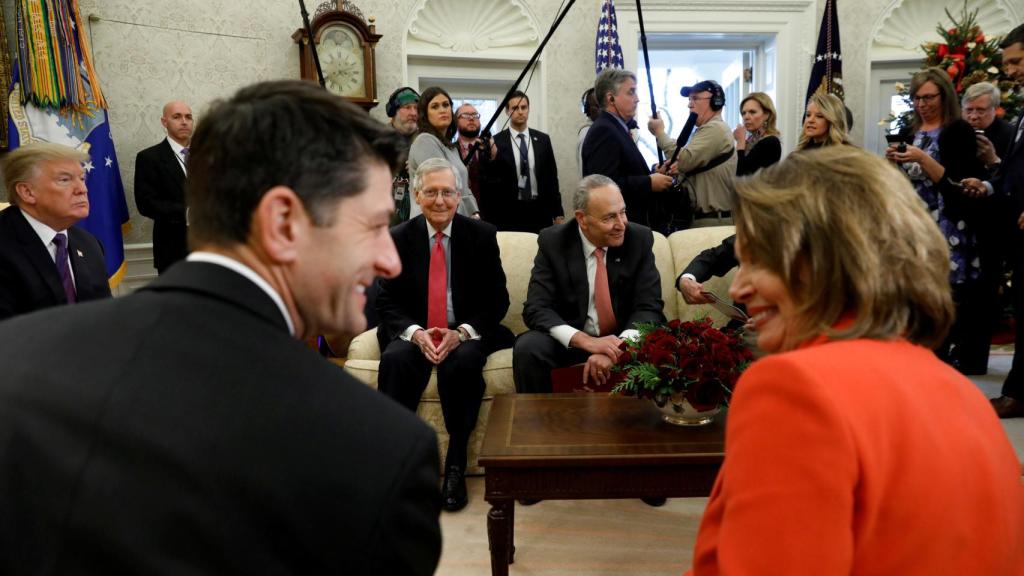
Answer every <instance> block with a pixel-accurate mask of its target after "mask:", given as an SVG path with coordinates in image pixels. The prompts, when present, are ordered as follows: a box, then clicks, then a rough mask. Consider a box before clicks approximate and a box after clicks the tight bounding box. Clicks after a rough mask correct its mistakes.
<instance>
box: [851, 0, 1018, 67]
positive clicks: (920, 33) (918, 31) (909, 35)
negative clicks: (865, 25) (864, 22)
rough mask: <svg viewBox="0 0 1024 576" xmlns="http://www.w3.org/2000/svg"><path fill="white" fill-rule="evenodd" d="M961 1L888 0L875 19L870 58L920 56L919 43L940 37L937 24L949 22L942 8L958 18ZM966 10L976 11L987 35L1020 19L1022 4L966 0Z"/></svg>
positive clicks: (1009, 27)
mask: <svg viewBox="0 0 1024 576" xmlns="http://www.w3.org/2000/svg"><path fill="white" fill-rule="evenodd" d="M963 5H964V4H963V1H962V0H891V1H890V2H889V5H888V6H886V7H885V9H884V10H883V11H882V13H881V14H879V16H878V18H877V19H876V20H875V24H874V27H873V28H872V35H871V40H872V43H871V60H872V61H873V62H878V61H889V60H910V59H917V60H920V59H923V57H924V53H923V52H922V51H921V44H924V43H925V42H938V41H940V40H941V38H940V36H939V33H938V31H937V30H936V27H937V26H938V25H939V24H940V23H942V24H943V25H946V24H949V18H948V17H947V16H946V13H945V10H947V9H948V10H949V12H950V14H952V15H953V16H955V17H959V15H960V12H961V10H962V9H963ZM967 9H968V11H974V10H977V11H978V25H979V26H981V29H982V31H984V33H985V35H986V36H987V37H989V38H991V37H993V36H999V35H1003V34H1006V33H1007V32H1009V31H1010V30H1012V29H1013V27H1014V26H1016V25H1017V23H1019V22H1020V19H1021V16H1022V14H1021V12H1022V11H1024V6H1020V3H1019V2H1018V5H1016V6H1015V5H1014V4H1013V3H1012V2H1010V1H1007V0H969V1H968V2H967Z"/></svg>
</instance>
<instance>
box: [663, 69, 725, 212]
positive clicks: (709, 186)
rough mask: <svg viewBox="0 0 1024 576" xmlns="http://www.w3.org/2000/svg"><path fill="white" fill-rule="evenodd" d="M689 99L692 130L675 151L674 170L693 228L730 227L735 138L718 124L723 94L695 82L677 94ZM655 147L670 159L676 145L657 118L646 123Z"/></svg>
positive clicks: (713, 84)
mask: <svg viewBox="0 0 1024 576" xmlns="http://www.w3.org/2000/svg"><path fill="white" fill-rule="evenodd" d="M680 94H682V95H683V97H689V109H690V112H692V113H693V114H696V115H697V120H696V126H697V128H696V130H695V131H694V133H693V137H692V138H691V139H690V141H689V142H688V143H687V144H685V145H684V147H683V149H682V150H680V151H679V157H678V160H677V162H676V164H675V169H676V170H677V171H678V172H679V174H680V175H682V176H683V177H684V178H685V181H684V182H685V185H686V190H687V191H688V192H689V195H690V200H691V201H692V203H693V208H694V210H693V221H694V226H719V225H727V224H732V181H733V178H734V177H735V175H736V154H735V148H736V146H735V138H733V135H732V130H731V129H730V128H729V125H728V124H726V123H725V120H722V108H724V107H725V91H724V90H722V87H721V86H720V85H719V84H718V82H715V81H713V80H705V81H703V82H698V83H697V84H694V85H693V86H686V87H683V89H682V90H680ZM647 129H648V130H650V131H651V134H654V136H655V138H656V139H657V140H658V147H659V148H661V149H662V150H664V151H665V156H666V157H669V158H671V156H672V154H673V153H674V152H675V149H676V141H675V140H673V139H672V138H670V137H669V136H668V135H667V134H666V133H665V123H664V121H662V120H661V119H660V118H652V119H651V120H650V121H648V122H647Z"/></svg>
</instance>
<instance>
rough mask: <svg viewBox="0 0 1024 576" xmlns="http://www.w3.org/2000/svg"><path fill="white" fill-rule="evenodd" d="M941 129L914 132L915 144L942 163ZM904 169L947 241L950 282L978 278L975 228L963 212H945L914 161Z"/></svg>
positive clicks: (940, 198)
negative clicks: (964, 217)
mask: <svg viewBox="0 0 1024 576" xmlns="http://www.w3.org/2000/svg"><path fill="white" fill-rule="evenodd" d="M941 132H942V128H936V129H934V130H927V131H926V130H918V131H917V132H916V133H915V134H914V146H916V147H918V148H920V149H921V150H922V151H924V153H925V154H928V155H929V156H931V157H932V158H933V159H934V160H935V161H936V162H938V163H940V164H941V163H942V158H941V157H940V155H939V134H940V133H941ZM902 168H903V171H904V172H906V174H907V176H908V177H909V178H910V183H911V184H913V185H914V188H915V189H916V190H917V195H918V196H920V198H921V200H922V201H923V202H924V204H925V206H926V207H927V208H928V213H929V214H931V216H932V219H933V220H935V223H936V224H938V225H939V230H941V231H942V235H943V237H945V238H946V241H947V242H948V243H949V283H950V284H952V285H954V286H956V285H959V284H963V283H964V282H967V281H973V280H977V279H978V277H979V276H980V275H981V262H980V260H979V259H978V248H977V242H976V241H975V237H974V231H972V230H971V229H970V228H968V227H967V223H966V222H965V221H964V219H963V216H962V215H957V214H951V213H950V212H949V211H947V208H946V201H945V198H943V196H942V193H941V192H940V191H939V187H938V185H937V184H936V183H934V182H932V180H931V178H929V177H928V175H927V174H925V172H924V170H923V169H922V168H921V165H920V164H918V163H917V162H908V163H906V164H903V165H902Z"/></svg>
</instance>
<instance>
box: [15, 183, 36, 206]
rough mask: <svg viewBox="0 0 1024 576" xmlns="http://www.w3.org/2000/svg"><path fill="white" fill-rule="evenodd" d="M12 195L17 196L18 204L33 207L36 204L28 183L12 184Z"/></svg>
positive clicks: (34, 195) (33, 193)
mask: <svg viewBox="0 0 1024 576" xmlns="http://www.w3.org/2000/svg"><path fill="white" fill-rule="evenodd" d="M14 193H15V194H17V195H18V204H21V205H22V206H24V205H26V204H27V205H29V206H34V205H35V203H36V194H35V192H34V191H33V190H32V186H31V185H30V184H29V183H28V182H16V183H15V184H14Z"/></svg>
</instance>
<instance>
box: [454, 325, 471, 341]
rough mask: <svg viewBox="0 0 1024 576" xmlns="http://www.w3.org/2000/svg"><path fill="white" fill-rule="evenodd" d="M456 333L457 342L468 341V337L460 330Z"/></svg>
mask: <svg viewBox="0 0 1024 576" xmlns="http://www.w3.org/2000/svg"><path fill="white" fill-rule="evenodd" d="M456 332H458V333H459V342H465V341H466V340H469V335H468V334H466V332H465V331H464V330H463V329H462V328H459V329H457V330H456Z"/></svg>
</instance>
